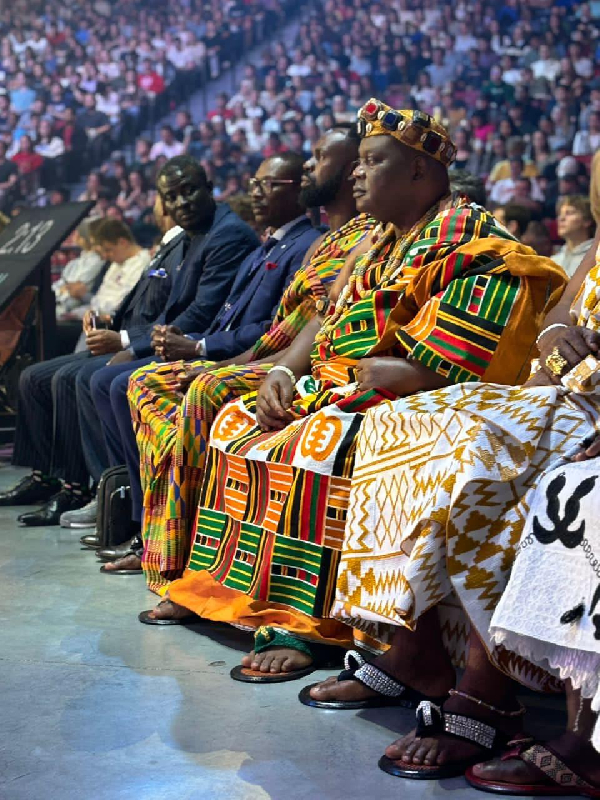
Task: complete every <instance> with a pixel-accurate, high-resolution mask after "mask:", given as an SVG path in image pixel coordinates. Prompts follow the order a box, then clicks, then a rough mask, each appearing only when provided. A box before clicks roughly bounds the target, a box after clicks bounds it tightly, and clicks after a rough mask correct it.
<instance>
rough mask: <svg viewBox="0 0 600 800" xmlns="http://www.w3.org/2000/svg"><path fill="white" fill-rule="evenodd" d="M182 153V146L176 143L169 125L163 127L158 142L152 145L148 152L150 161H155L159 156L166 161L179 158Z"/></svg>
mask: <svg viewBox="0 0 600 800" xmlns="http://www.w3.org/2000/svg"><path fill="white" fill-rule="evenodd" d="M183 152H184V146H183V144H182V143H181V142H178V141H177V139H176V138H175V134H174V133H173V128H172V127H171V126H170V125H163V126H162V128H161V129H160V141H158V142H156V143H155V144H153V145H152V149H151V150H150V160H151V161H156V159H157V158H158V157H159V156H165V158H167V159H171V158H175V156H180V155H181V154H182V153H183Z"/></svg>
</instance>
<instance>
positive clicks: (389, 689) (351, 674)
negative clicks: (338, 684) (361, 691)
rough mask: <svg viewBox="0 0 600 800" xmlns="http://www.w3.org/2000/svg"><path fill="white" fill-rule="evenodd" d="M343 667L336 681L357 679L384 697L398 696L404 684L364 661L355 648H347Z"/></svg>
mask: <svg viewBox="0 0 600 800" xmlns="http://www.w3.org/2000/svg"><path fill="white" fill-rule="evenodd" d="M344 666H345V669H344V670H342V672H340V674H339V675H338V677H337V679H338V681H358V683H362V684H363V686H366V687H367V689H372V690H373V691H374V692H377V693H378V694H382V695H384V696H385V697H400V696H401V695H403V694H404V692H406V686H405V685H404V684H403V683H400V681H397V680H396V679H395V678H394V677H392V676H391V675H390V674H388V673H387V672H385V670H383V669H381V668H380V667H377V666H375V664H370V663H369V662H368V661H365V659H364V658H363V656H362V655H361V654H360V653H359V652H358V651H357V650H349V651H348V652H347V653H346V655H345V656H344Z"/></svg>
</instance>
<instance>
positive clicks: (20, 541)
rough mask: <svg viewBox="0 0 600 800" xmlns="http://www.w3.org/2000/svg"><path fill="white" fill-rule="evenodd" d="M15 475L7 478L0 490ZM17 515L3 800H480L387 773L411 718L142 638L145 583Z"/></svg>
mask: <svg viewBox="0 0 600 800" xmlns="http://www.w3.org/2000/svg"><path fill="white" fill-rule="evenodd" d="M18 475H19V471H17V470H13V469H12V468H10V467H6V466H4V467H2V466H0V488H5V487H7V486H9V485H12V483H13V482H14V480H15V477H16V476H18ZM21 510H22V509H19V510H17V509H0V577H1V584H0V585H1V588H2V591H1V593H0V662H1V663H0V719H1V722H0V798H2V800H42V798H44V800H54V799H55V798H56V799H58V798H60V800H117V799H118V800H129V798H131V799H132V800H133V799H134V798H135V800H213V799H215V800H216V799H219V800H220V799H221V798H223V800H267V799H268V798H272V799H273V800H371V798H403V800H404V798H406V799H407V800H408V799H409V798H417V797H418V798H446V797H452V798H453V799H455V800H462V798H477V797H483V795H481V794H480V793H478V792H475V791H472V790H470V789H467V787H466V785H465V784H464V782H463V781H462V779H455V780H451V781H444V782H442V783H440V784H438V783H421V782H414V783H413V782H407V781H400V780H398V779H395V778H392V777H390V776H388V775H386V774H384V773H382V772H381V771H379V770H378V769H377V759H378V758H379V756H380V755H381V753H382V752H383V750H384V748H385V746H386V745H387V744H388V743H389V742H391V741H392V740H393V739H395V738H397V734H398V733H401V732H405V731H408V730H409V729H410V728H411V726H412V721H413V717H412V714H411V713H408V712H399V711H397V710H394V709H382V710H377V711H370V712H362V713H357V712H331V711H329V712H327V711H316V710H314V709H309V708H306V707H304V706H302V705H300V703H299V702H298V701H297V699H296V696H297V693H298V691H299V689H300V688H301V687H302V685H304V684H305V683H307V682H309V680H315V679H320V678H321V677H322V676H323V677H324V676H325V675H326V674H327V673H325V672H323V673H317V674H316V676H315V678H310V679H304V680H302V681H298V682H292V683H286V684H279V685H276V686H262V687H261V686H256V687H253V686H248V685H245V684H241V683H236V682H234V681H232V680H231V679H230V678H229V670H230V669H231V667H233V666H234V665H235V664H237V663H238V662H239V658H240V655H241V653H242V652H244V651H245V650H246V649H247V648H248V644H249V641H248V639H247V637H245V636H244V635H242V634H240V633H238V632H236V631H233V630H232V629H229V628H226V627H225V626H223V627H221V626H212V625H204V626H202V625H197V626H193V627H188V628H181V627H173V628H154V627H149V626H145V625H141V624H140V623H139V622H138V621H137V618H136V617H137V614H138V612H139V611H141V610H142V609H145V608H150V607H151V606H152V605H153V604H154V597H153V596H152V595H150V594H149V593H148V592H147V591H146V590H145V588H144V583H143V579H142V577H141V576H125V577H117V576H115V577H107V576H104V575H101V574H100V573H99V571H98V565H97V563H96V559H95V557H94V556H93V554H92V553H90V552H89V551H87V550H82V549H81V547H80V545H79V534H76V533H71V532H69V531H67V530H63V529H60V528H46V529H27V528H19V527H17V525H16V524H15V519H16V516H17V514H18V513H20V511H21ZM527 702H528V704H529V705H530V706H531V705H533V706H534V707H535V706H537V707H538V708H537V710H534V712H533V714H532V715H531V717H532V719H531V720H530V726H532V727H534V728H536V727H537V729H538V730H540V728H541V729H544V731H545V732H546V734H551V733H552V732H553V731H554V730H555V729H558V728H559V726H560V724H561V721H562V718H561V715H560V714H559V713H558V712H557V711H556V709H558V708H559V707H560V703H558V702H554V703H553V704H552V705H553V708H554V710H553V711H551V712H548V711H546V710H541V709H540V706H541V705H547V701H543V700H541V699H540V698H535V697H533V696H529V697H528V698H527ZM449 793H450V794H449Z"/></svg>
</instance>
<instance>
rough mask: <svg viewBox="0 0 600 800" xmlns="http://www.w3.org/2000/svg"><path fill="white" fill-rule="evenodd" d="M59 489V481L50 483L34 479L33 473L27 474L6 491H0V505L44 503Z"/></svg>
mask: <svg viewBox="0 0 600 800" xmlns="http://www.w3.org/2000/svg"><path fill="white" fill-rule="evenodd" d="M59 491H60V483H59V482H58V481H53V482H52V483H51V484H48V483H42V481H36V480H35V478H34V477H33V475H27V476H26V477H25V478H23V479H22V480H20V481H19V482H18V483H17V485H16V486H15V487H14V488H12V489H9V490H8V491H7V492H0V506H30V505H32V504H33V503H45V502H46V500H49V499H50V498H51V497H52V496H53V495H55V494H56V493H57V492H59Z"/></svg>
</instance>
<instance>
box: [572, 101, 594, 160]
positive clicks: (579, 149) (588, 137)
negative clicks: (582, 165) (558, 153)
mask: <svg viewBox="0 0 600 800" xmlns="http://www.w3.org/2000/svg"><path fill="white" fill-rule="evenodd" d="M588 126H589V127H588V130H581V131H577V133H576V134H575V139H574V141H573V155H574V156H593V155H594V153H595V152H596V150H598V149H599V148H600V113H599V112H598V111H593V112H592V113H591V114H590V116H589V120H588Z"/></svg>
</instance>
